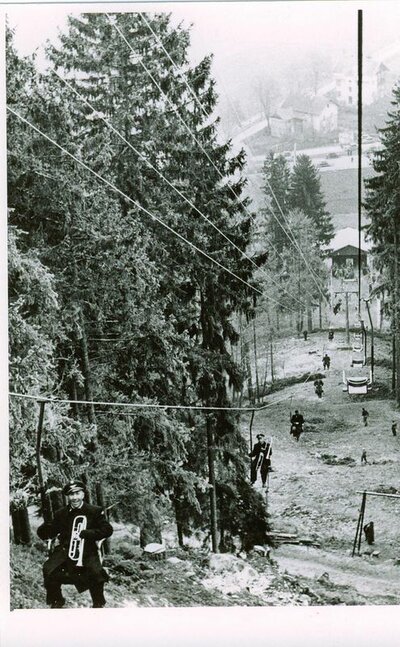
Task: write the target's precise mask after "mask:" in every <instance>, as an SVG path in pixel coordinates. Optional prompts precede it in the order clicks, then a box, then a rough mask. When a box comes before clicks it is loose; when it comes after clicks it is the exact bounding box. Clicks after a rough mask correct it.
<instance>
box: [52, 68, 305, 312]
mask: <svg viewBox="0 0 400 647" xmlns="http://www.w3.org/2000/svg"><path fill="white" fill-rule="evenodd" d="M52 72H53V73H54V74H55V75H56V76H57V78H58V79H60V80H61V81H62V82H63V83H64V84H65V85H66V87H68V88H69V89H70V90H71V91H72V92H74V94H75V95H76V96H77V97H78V98H79V99H80V100H81V101H82V102H84V103H85V104H86V105H87V106H88V107H89V108H90V110H92V112H93V114H94V115H96V116H97V117H98V118H99V119H101V121H103V123H105V125H106V126H107V127H108V128H110V130H112V132H113V133H115V134H116V135H117V137H119V138H120V139H121V141H123V142H124V143H125V144H126V145H127V146H128V147H129V148H130V149H131V150H132V151H133V152H134V153H135V154H136V155H138V157H139V158H140V159H142V160H143V161H144V162H145V163H146V164H147V165H148V166H149V167H150V168H151V169H152V170H153V171H154V172H155V173H157V175H158V176H159V177H160V178H161V179H162V180H163V181H164V182H166V184H168V186H169V187H171V188H172V189H173V190H174V191H175V192H176V193H177V194H178V195H179V196H180V197H181V198H182V199H183V200H185V202H186V203H187V204H189V206H190V207H192V208H193V209H194V210H195V211H196V212H197V213H198V214H199V215H200V216H201V217H202V218H203V219H204V220H206V221H207V222H208V223H209V224H210V225H211V226H212V227H213V228H214V229H215V230H216V231H218V233H220V234H221V236H223V238H225V240H227V242H229V243H230V244H231V245H233V247H234V248H235V249H236V250H237V251H238V252H239V253H240V254H241V255H242V256H243V258H245V259H246V260H248V261H249V262H250V263H251V264H252V265H253V266H254V267H256V268H257V269H260V268H259V266H258V265H257V263H256V262H255V261H254V260H253V259H252V258H250V257H249V256H248V255H247V254H246V253H245V252H243V251H242V250H241V249H240V248H239V247H238V246H237V245H236V243H234V241H233V240H231V239H230V238H229V236H227V235H226V234H225V233H224V232H223V231H221V229H220V228H219V227H218V226H217V225H215V223H213V222H212V220H210V218H208V217H207V216H206V215H205V214H204V213H202V211H200V209H198V207H196V205H195V204H193V202H192V201H191V200H190V199H189V198H188V197H187V196H185V195H184V194H183V193H182V192H181V191H180V190H179V189H178V188H177V187H176V186H175V185H174V184H173V183H172V182H170V181H169V180H168V178H167V177H165V175H164V174H163V173H161V171H159V170H158V169H157V167H156V166H154V164H152V163H151V162H150V160H148V159H147V157H146V156H145V155H144V154H143V153H141V152H140V151H139V150H138V149H137V148H136V147H135V146H134V145H133V144H132V143H131V142H129V141H128V140H127V139H126V138H125V137H124V136H123V135H122V134H121V133H120V132H119V131H118V130H117V129H116V128H115V127H114V126H113V124H112V123H111V122H110V121H109V120H107V119H106V118H105V117H104V116H103V115H102V114H101V113H100V112H99V111H98V110H96V109H95V108H94V107H93V106H92V104H91V103H90V102H89V101H88V100H87V99H86V98H85V97H84V96H82V95H81V94H80V93H79V92H78V90H77V89H76V88H74V87H73V85H71V83H69V82H68V81H67V80H66V79H65V78H64V77H63V76H61V74H59V73H58V72H57V71H56V70H52ZM261 269H262V268H261ZM269 278H270V279H271V280H272V282H273V283H275V285H278V286H279V287H280V288H281V289H283V288H282V286H280V285H279V284H278V283H277V282H276V281H274V280H273V279H272V277H269ZM283 291H285V292H287V290H284V289H283ZM287 294H289V293H288V292H287ZM289 296H291V298H293V299H294V300H295V301H298V299H296V298H295V297H294V296H293V295H289ZM266 297H267V298H268V299H269V300H270V301H272V302H273V303H275V304H277V305H279V306H280V307H282V308H285V309H287V310H290V311H292V310H293V308H290V307H289V306H286V305H284V304H282V303H280V302H279V301H277V300H276V299H274V298H273V297H271V296H270V295H268V294H266ZM299 303H301V302H300V301H299Z"/></svg>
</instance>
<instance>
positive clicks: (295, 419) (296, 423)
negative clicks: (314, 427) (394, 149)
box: [290, 409, 304, 441]
mask: <svg viewBox="0 0 400 647" xmlns="http://www.w3.org/2000/svg"><path fill="white" fill-rule="evenodd" d="M303 424H304V417H303V415H302V414H301V413H299V411H298V410H297V409H296V410H295V412H294V414H293V415H292V417H291V418H290V425H291V426H290V433H291V434H292V436H294V437H295V438H296V440H297V441H298V440H299V438H300V436H301V434H302V433H303Z"/></svg>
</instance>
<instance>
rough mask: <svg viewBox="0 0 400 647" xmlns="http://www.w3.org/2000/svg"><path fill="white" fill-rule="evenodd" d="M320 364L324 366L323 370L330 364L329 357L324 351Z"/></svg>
mask: <svg viewBox="0 0 400 647" xmlns="http://www.w3.org/2000/svg"><path fill="white" fill-rule="evenodd" d="M322 365H323V367H324V370H326V369H329V368H330V365H331V358H330V357H329V355H328V353H325V355H324V356H323V358H322Z"/></svg>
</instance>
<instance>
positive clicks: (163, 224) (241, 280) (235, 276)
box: [7, 106, 263, 295]
mask: <svg viewBox="0 0 400 647" xmlns="http://www.w3.org/2000/svg"><path fill="white" fill-rule="evenodd" d="M7 110H8V111H9V112H11V113H12V114H13V115H15V116H16V117H17V118H18V119H20V120H21V121H22V122H24V123H25V124H27V125H28V126H29V127H30V128H32V129H33V130H35V131H36V132H37V133H39V134H40V135H41V136H42V137H44V138H45V139H47V141H49V142H50V143H52V144H53V145H54V146H56V147H57V148H59V149H60V150H61V151H62V152H63V153H65V155H68V156H69V157H71V158H72V159H73V160H75V162H77V163H78V164H80V166H83V168H85V169H86V170H87V171H89V172H90V173H92V175H94V176H95V177H97V179H99V180H100V181H101V182H103V183H104V184H106V185H107V186H108V187H110V188H111V189H113V191H115V192H116V193H118V194H119V195H121V196H122V197H123V198H124V199H125V200H127V201H128V202H130V203H131V204H133V205H135V207H137V208H138V209H140V210H141V211H143V212H144V213H145V214H146V215H147V216H149V217H150V218H151V219H152V220H154V221H155V222H158V223H159V224H160V225H162V226H163V227H164V228H165V229H167V230H168V231H169V232H171V233H172V234H173V235H174V236H176V237H177V238H179V239H180V240H181V241H183V242H184V243H186V244H187V245H189V246H190V247H192V248H193V249H194V250H195V251H197V252H198V253H199V254H201V255H202V256H204V257H205V258H207V259H208V260H210V261H211V262H212V263H214V264H215V265H217V266H218V267H220V268H221V269H222V270H224V271H225V272H228V274H230V275H231V276H233V277H234V278H235V279H237V280H238V281H240V282H241V283H243V284H244V285H246V286H247V287H248V288H250V289H251V290H252V291H253V292H257V293H258V294H260V295H262V294H263V293H262V292H261V290H259V289H258V288H256V287H255V286H254V285H251V284H250V283H248V282H247V281H245V280H244V279H242V278H241V277H240V276H238V275H237V274H235V272H232V270H230V269H229V268H227V267H225V266H224V265H222V263H220V262H219V261H217V260H216V259H214V258H212V257H211V256H209V254H207V252H204V251H203V250H202V249H200V247H197V246H196V245H195V244H194V243H192V242H190V240H187V238H185V237H184V236H182V235H181V234H180V233H179V232H177V231H175V230H174V229H173V228H172V227H170V226H169V225H168V224H167V223H165V222H163V221H162V220H161V219H160V218H158V217H157V216H155V215H154V214H152V213H151V212H150V211H148V209H146V208H145V207H143V206H142V205H141V204H140V203H139V202H137V201H136V200H134V199H133V198H131V197H130V196H128V195H127V194H126V193H124V192H123V191H121V189H118V187H116V186H115V185H114V184H112V183H111V182H109V181H108V180H107V179H106V178H104V177H102V176H101V175H100V174H99V173H97V172H96V171H94V170H93V169H92V168H91V167H90V166H88V165H87V164H86V163H85V162H83V161H82V160H80V159H79V158H78V157H76V156H75V155H73V153H70V152H69V151H68V150H66V149H65V148H64V147H63V146H61V145H60V144H58V143H57V142H56V141H54V139H52V138H51V137H49V136H48V135H46V133H44V132H43V131H42V130H40V129H39V128H37V126H35V125H34V124H32V123H31V122H30V121H28V120H27V119H25V117H22V115H20V114H19V113H18V112H16V111H15V110H13V108H11V107H10V106H7Z"/></svg>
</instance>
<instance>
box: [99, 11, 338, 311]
mask: <svg viewBox="0 0 400 647" xmlns="http://www.w3.org/2000/svg"><path fill="white" fill-rule="evenodd" d="M106 15H107V17H108V19H109V21H110V23H111V24H112V25H113V26H114V27H115V29H116V30H117V31H118V33H119V34H120V36H121V37H122V38H123V40H124V41H125V43H126V44H127V45H128V47H129V49H130V50H131V51H132V52H133V53H134V54H135V55H137V53H136V52H135V51H134V49H133V48H132V46H131V45H130V43H129V42H128V40H127V39H126V38H125V36H124V34H123V33H122V32H121V30H120V29H119V27H118V26H117V25H116V24H115V22H113V21H112V20H111V17H110V15H109V14H106ZM144 20H145V19H144ZM145 22H146V24H147V26H148V27H149V29H150V30H151V32H152V33H153V35H155V34H154V31H153V29H152V28H151V27H150V25H149V24H148V23H147V21H145ZM159 42H160V44H161V46H162V48H163V50H164V52H165V53H166V54H167V55H168V58H169V60H170V61H171V62H172V64H173V65H174V67H175V68H176V69H177V66H176V65H175V63H174V61H173V60H172V58H171V57H170V56H169V54H168V52H167V50H166V49H165V47H164V45H163V44H162V42H161V41H159ZM139 62H140V64H141V65H142V67H143V69H144V70H145V71H146V72H147V74H148V75H149V76H150V78H151V80H152V81H153V83H154V84H155V85H156V86H157V88H158V89H159V91H160V92H161V93H162V94H163V96H164V97H165V98H166V99H167V101H168V102H169V103H170V104H171V105H173V102H171V100H170V99H169V97H168V96H167V95H166V94H165V92H164V91H163V90H162V88H161V86H160V85H159V84H158V83H157V80H156V79H155V78H154V77H153V75H152V74H151V72H150V71H149V70H148V69H147V67H146V66H145V64H144V63H143V60H142V58H141V57H139ZM185 84H186V85H187V87H188V88H189V90H190V86H189V84H188V83H187V82H186V81H185ZM190 91H191V93H192V94H193V95H194V96H195V94H194V92H193V90H190ZM196 100H197V97H196ZM177 116H178V117H179V119H180V120H181V121H182V123H183V125H184V126H185V128H186V129H187V130H188V131H189V133H190V134H191V136H192V137H193V138H194V140H195V142H196V143H197V144H198V146H199V147H200V148H201V150H202V151H203V153H204V154H205V155H206V156H207V158H208V159H209V161H210V162H211V164H212V165H213V166H214V168H215V169H216V170H217V172H218V173H219V175H220V176H221V177H222V178H223V176H222V174H221V173H220V171H219V169H218V168H217V167H216V166H215V164H214V162H213V161H212V160H211V158H210V157H209V155H208V153H207V152H206V151H205V150H204V148H203V147H202V145H201V143H200V142H199V141H198V140H197V138H196V136H195V135H194V133H193V132H192V131H191V130H190V128H189V127H188V126H187V124H186V122H185V121H184V120H183V119H182V117H181V116H180V115H179V113H177ZM207 116H208V115H207ZM267 184H268V186H269V189H270V191H271V193H272V196H273V198H274V200H275V202H276V204H277V206H278V208H279V211H280V212H281V214H282V217H283V218H284V220H285V222H286V224H287V226H288V229H289V230H290V232H291V233H292V229H291V227H290V224H289V223H288V221H287V219H286V217H285V215H284V213H283V210H282V208H281V206H280V204H279V202H278V200H277V198H276V196H275V193H274V192H273V190H272V187H271V186H270V184H269V182H268V179H267ZM230 189H231V191H232V192H233V193H234V195H235V197H236V199H238V198H237V196H236V194H235V192H234V191H233V189H232V187H230ZM245 209H246V212H247V208H246V207H245ZM271 213H273V211H272V210H271ZM273 215H274V216H275V214H273ZM278 222H279V224H280V226H281V227H282V229H283V231H284V232H285V234H286V236H287V237H288V239H289V241H290V242H292V244H294V245H295V247H296V248H297V249H298V251H299V252H300V255H301V256H302V258H303V260H304V263H305V265H306V267H307V269H308V271H309V273H310V276H311V277H312V278H313V281H314V283H315V285H316V286H317V289H318V291H319V293H320V294H321V296H322V298H323V299H326V296H325V295H324V293H323V292H322V290H321V288H320V286H319V284H318V282H317V281H316V275H315V273H314V272H313V270H312V268H311V267H310V266H309V264H308V262H307V259H306V258H305V256H304V254H303V251H302V249H301V247H300V245H299V244H298V243H297V241H296V238H295V236H294V235H293V233H292V239H291V238H290V236H289V234H288V233H287V231H286V230H285V229H284V227H283V226H282V224H281V223H280V221H279V220H278Z"/></svg>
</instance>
